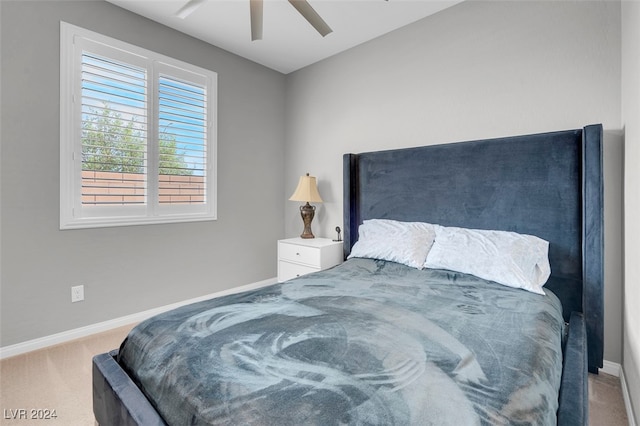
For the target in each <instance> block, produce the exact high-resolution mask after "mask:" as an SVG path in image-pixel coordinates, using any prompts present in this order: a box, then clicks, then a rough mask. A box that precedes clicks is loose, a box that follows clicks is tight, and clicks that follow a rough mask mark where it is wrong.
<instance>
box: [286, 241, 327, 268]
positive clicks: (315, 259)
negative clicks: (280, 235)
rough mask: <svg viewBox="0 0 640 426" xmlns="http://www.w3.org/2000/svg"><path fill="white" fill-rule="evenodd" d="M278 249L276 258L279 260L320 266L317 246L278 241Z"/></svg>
mask: <svg viewBox="0 0 640 426" xmlns="http://www.w3.org/2000/svg"><path fill="white" fill-rule="evenodd" d="M279 249H280V252H279V253H278V258H279V259H280V260H289V261H291V262H296V263H304V264H305V265H311V266H314V267H317V268H318V269H319V268H320V249H318V248H317V247H307V246H302V245H299V244H287V243H283V242H280V245H279Z"/></svg>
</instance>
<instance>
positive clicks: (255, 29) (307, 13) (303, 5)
mask: <svg viewBox="0 0 640 426" xmlns="http://www.w3.org/2000/svg"><path fill="white" fill-rule="evenodd" d="M206 1H207V0H189V1H188V2H187V3H185V5H184V6H182V7H181V8H180V9H179V10H178V11H177V12H176V16H177V17H178V18H181V19H184V18H186V17H187V16H189V15H190V14H191V13H193V11H195V10H196V9H197V8H198V7H199V6H200V5H201V4H202V3H204V2H206ZM288 1H289V3H291V5H292V6H293V7H294V8H295V9H296V10H297V11H298V13H300V15H302V16H303V17H304V19H306V20H307V22H309V24H311V26H312V27H313V28H315V29H316V31H318V32H319V33H320V35H321V36H322V37H324V36H326V35H327V34H329V33H331V32H332V31H333V30H332V29H331V28H330V27H329V25H327V23H326V22H325V21H324V20H323V19H322V18H321V17H320V15H318V12H316V11H315V10H314V9H313V7H311V5H310V4H309V2H307V0H288ZM262 7H263V0H249V13H250V17H251V41H255V40H262Z"/></svg>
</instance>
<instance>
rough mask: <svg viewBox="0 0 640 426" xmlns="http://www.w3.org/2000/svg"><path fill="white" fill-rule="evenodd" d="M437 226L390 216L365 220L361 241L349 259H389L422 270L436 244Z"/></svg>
mask: <svg viewBox="0 0 640 426" xmlns="http://www.w3.org/2000/svg"><path fill="white" fill-rule="evenodd" d="M437 226H438V225H432V224H429V223H422V222H400V221H397V220H391V219H369V220H365V221H364V222H363V223H362V225H360V227H359V228H358V234H359V237H358V241H357V242H356V243H355V244H354V245H353V248H352V249H351V253H350V254H349V256H348V258H349V259H350V258H352V257H366V258H372V259H382V260H390V261H392V262H397V263H402V264H404V265H407V266H411V267H414V268H418V269H422V268H423V265H424V262H425V260H426V258H427V253H428V252H429V249H430V248H431V246H432V245H433V240H434V239H435V236H436V234H435V228H436V227H437Z"/></svg>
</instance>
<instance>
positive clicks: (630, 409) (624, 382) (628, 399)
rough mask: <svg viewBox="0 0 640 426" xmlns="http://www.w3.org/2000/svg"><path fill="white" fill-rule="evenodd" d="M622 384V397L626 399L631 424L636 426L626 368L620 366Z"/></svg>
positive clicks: (625, 405) (625, 403)
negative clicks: (625, 375) (625, 372)
mask: <svg viewBox="0 0 640 426" xmlns="http://www.w3.org/2000/svg"><path fill="white" fill-rule="evenodd" d="M620 373H621V374H620V386H621V387H622V398H623V399H624V408H625V409H626V410H627V418H628V419H629V426H636V425H637V424H636V419H635V418H634V417H633V407H632V406H631V396H630V395H629V388H628V387H627V380H626V379H625V377H624V370H623V369H622V367H620Z"/></svg>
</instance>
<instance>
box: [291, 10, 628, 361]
mask: <svg viewBox="0 0 640 426" xmlns="http://www.w3.org/2000/svg"><path fill="white" fill-rule="evenodd" d="M620 22H621V17H620V4H619V3H617V2H537V1H534V2H526V1H518V2H504V1H496V2H482V1H471V2H464V3H461V4H458V5H456V6H454V7H452V8H450V9H447V10H444V11H442V12H440V13H438V14H436V15H433V16H431V17H428V18H426V19H423V20H421V21H418V22H416V23H415V24H412V25H410V26H408V27H405V28H402V29H399V30H397V31H395V32H393V33H390V34H388V35H386V36H383V37H381V38H378V39H376V40H373V41H371V42H369V43H366V44H363V45H361V46H358V47H356V48H354V49H351V50H350V51H347V52H345V53H343V54H340V55H337V56H334V57H332V58H330V59H327V60H325V61H322V62H320V63H317V64H315V65H312V66H309V67H307V68H305V69H302V70H300V71H297V72H295V73H293V74H290V75H288V76H287V102H286V108H287V110H286V116H287V126H286V136H287V137H286V141H287V144H286V149H285V164H286V170H285V176H284V177H285V188H284V193H283V194H282V195H283V197H284V196H288V195H290V194H291V193H292V192H293V190H294V188H295V183H296V182H297V178H298V176H299V175H301V174H303V173H305V172H309V173H311V174H312V175H315V176H317V177H318V180H319V183H318V185H319V190H320V193H321V195H322V197H323V199H324V200H325V202H324V203H323V204H321V205H319V206H318V211H317V219H316V220H314V231H315V233H316V235H333V228H334V227H335V226H336V225H340V224H342V174H341V170H342V169H341V167H342V154H343V153H346V152H361V151H371V150H377V149H387V148H396V147H406V146H418V145H427V144H434V143H445V142H455V141H461V140H469V139H480V138H487V137H499V136H508V135H515V134H526V133H535V132H544V131H551V130H562V129H572V128H580V127H582V126H584V125H586V124H591V123H603V125H604V128H605V131H606V140H605V180H606V189H605V194H606V210H605V233H606V236H605V240H606V241H605V244H606V250H605V262H606V277H605V286H606V296H605V297H606V300H605V359H607V360H609V361H613V362H621V360H622V356H621V338H622V336H621V321H622V319H621V288H622V276H621V261H620V259H621V249H622V248H621V247H622V246H621V244H622V239H621V232H622V231H621V221H622V187H621V182H622V174H621V173H622V172H621V170H622V139H621V133H622V132H621V125H620V123H621V112H620V110H621V95H620V73H621V71H620V61H621V57H620V43H621V42H620V37H621V33H620ZM285 212H286V213H285V233H286V236H295V235H297V234H298V233H299V232H300V226H301V223H300V218H299V216H298V214H297V208H296V206H295V205H292V202H290V201H286V202H285Z"/></svg>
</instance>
